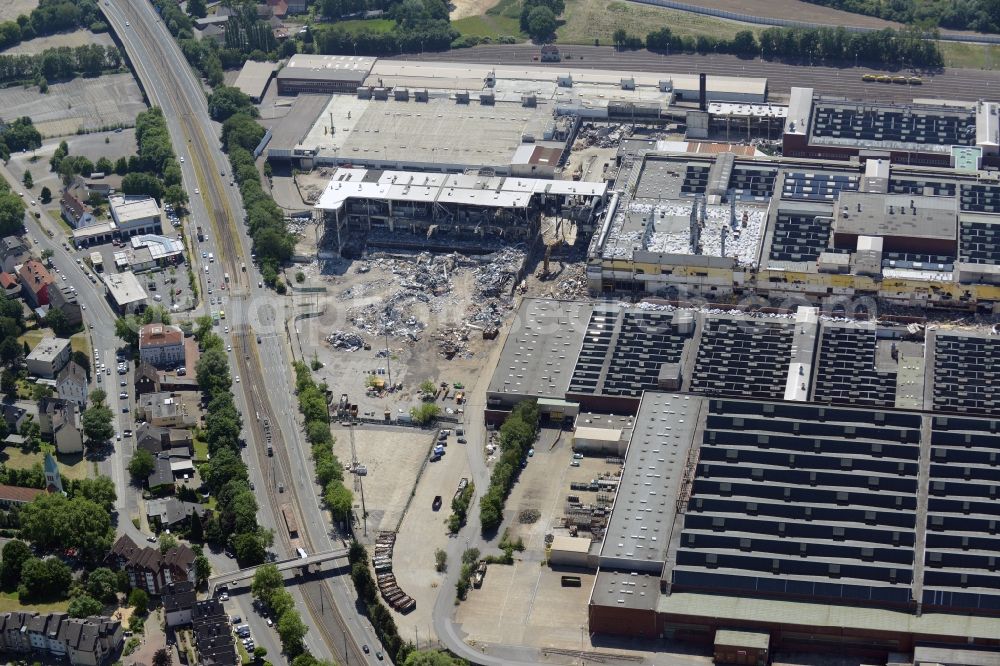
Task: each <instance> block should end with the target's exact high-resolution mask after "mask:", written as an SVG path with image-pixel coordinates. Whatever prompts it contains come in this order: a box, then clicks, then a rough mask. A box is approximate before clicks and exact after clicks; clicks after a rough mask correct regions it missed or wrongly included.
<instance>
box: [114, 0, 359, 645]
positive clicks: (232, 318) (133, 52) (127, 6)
mask: <svg viewBox="0 0 1000 666" xmlns="http://www.w3.org/2000/svg"><path fill="white" fill-rule="evenodd" d="M103 9H104V11H105V14H106V16H107V17H108V22H109V25H110V26H111V27H112V29H113V30H114V32H115V33H116V35H118V37H119V39H120V40H121V43H122V45H123V46H124V49H125V52H126V54H127V56H128V59H129V61H130V62H131V64H132V65H133V67H134V68H135V71H136V74H137V75H138V78H139V80H140V82H141V84H142V87H143V89H144V90H145V92H146V94H147V96H148V97H149V100H150V103H152V104H155V105H157V106H160V107H161V108H162V109H163V111H164V116H165V117H166V119H167V126H168V129H169V131H170V136H171V138H172V139H173V142H174V147H175V151H176V152H177V153H178V155H179V156H181V157H184V158H185V159H184V161H183V162H182V164H181V169H182V173H183V175H184V181H185V184H186V186H187V189H188V192H189V194H190V195H191V204H190V206H189V208H190V210H191V213H192V218H191V219H192V220H193V222H189V229H188V236H189V237H193V236H194V233H193V232H194V229H193V226H194V225H195V224H200V225H201V226H203V227H204V228H206V230H207V231H208V238H207V239H206V241H205V242H203V243H193V246H194V252H192V253H191V257H190V258H191V261H192V264H193V265H194V266H195V268H196V270H197V274H198V276H199V279H200V280H202V289H201V293H202V295H203V297H204V298H206V299H210V300H209V302H208V303H206V304H204V305H203V306H202V307H203V309H204V311H205V312H208V311H211V310H224V311H225V312H226V314H227V317H226V320H225V321H224V322H223V321H220V327H221V328H222V331H220V334H222V335H223V337H224V339H225V340H226V342H227V345H228V346H229V347H231V351H230V362H231V367H232V368H233V375H234V377H236V378H239V379H238V380H237V381H236V382H235V383H234V384H233V392H234V394H235V396H236V405H237V407H238V408H239V409H240V410H241V412H242V414H243V415H244V422H245V423H246V424H247V428H246V430H247V435H248V441H250V442H253V444H254V445H253V446H249V447H247V448H246V449H245V453H244V459H245V460H246V461H247V464H248V466H249V467H250V476H251V480H252V481H253V483H254V484H255V488H256V491H257V496H258V499H259V504H260V512H259V516H260V520H261V524H262V525H264V526H265V527H269V528H272V529H274V531H275V534H276V539H275V549H276V550H277V551H279V556H281V557H288V556H290V555H292V554H293V553H294V548H293V544H292V542H291V540H290V539H289V538H288V536H287V533H286V532H285V531H284V530H283V529H282V521H281V518H280V512H281V508H282V507H284V506H286V505H287V506H288V507H290V510H292V511H293V512H294V513H295V514H296V516H297V520H298V523H299V525H300V526H301V530H300V540H301V545H302V547H304V548H306V550H307V551H309V552H322V551H327V550H330V549H332V548H333V547H334V546H335V545H336V546H341V545H342V544H340V543H339V541H338V542H337V543H336V544H334V543H333V542H332V541H331V539H330V536H329V534H328V532H327V528H326V520H325V516H324V515H323V511H322V509H321V508H320V504H319V499H318V496H317V488H316V486H315V484H314V483H313V481H312V479H313V478H314V474H313V471H312V467H311V462H310V460H309V457H308V447H307V446H306V445H305V444H304V442H303V439H302V437H301V435H300V431H299V424H298V419H297V406H296V403H295V397H294V393H293V388H292V376H291V368H290V366H289V363H288V360H289V356H288V345H287V340H286V339H285V335H284V328H283V323H284V318H283V317H282V316H281V314H280V313H282V312H283V305H284V303H283V301H282V300H281V299H280V298H279V297H277V296H275V295H274V294H272V293H271V292H269V291H267V290H265V289H263V288H261V286H260V284H259V276H258V275H257V274H256V273H255V272H254V268H253V266H252V263H251V261H250V257H251V253H250V250H251V243H250V240H249V238H248V237H247V234H246V233H245V230H244V226H243V223H242V219H243V214H242V206H241V202H240V198H239V192H238V190H237V188H236V187H234V186H233V185H232V184H231V180H230V178H229V177H227V175H226V174H228V172H229V165H228V163H227V161H226V158H225V156H224V155H223V154H222V152H221V150H220V146H219V140H218V135H219V128H218V126H217V125H216V124H215V123H213V122H212V121H211V120H210V119H209V116H208V108H207V102H206V98H205V90H204V88H203V87H202V85H201V83H200V82H199V80H198V79H197V78H196V76H195V75H194V73H193V72H192V70H191V69H190V67H189V66H188V64H187V62H186V61H185V59H184V56H183V54H182V53H181V52H180V49H179V48H178V47H177V45H176V43H175V42H174V40H173V39H172V37H171V36H170V34H169V32H168V31H167V29H166V27H165V26H164V25H163V23H162V22H161V21H160V20H159V16H158V15H157V13H156V12H155V10H154V9H153V8H152V6H151V5H150V4H148V3H147V2H145V0H118V1H117V2H111V1H110V0H108V2H107V3H105V4H104V5H103ZM202 253H206V254H208V253H211V254H213V255H215V256H216V257H218V261H216V262H212V261H206V260H205V259H204V258H203V257H202ZM244 264H246V268H247V271H246V272H244V271H243V265H244ZM226 273H228V275H229V281H228V283H227V281H226V279H225V274H226ZM223 285H226V288H223ZM209 290H211V292H210V291H209ZM220 299H221V303H219V302H218V301H219V300H220ZM212 301H215V303H213V302H212ZM258 340H259V342H258ZM265 419H267V420H268V421H269V422H270V424H271V431H272V441H273V448H274V455H273V456H269V455H268V454H267V451H266V444H265V442H264V439H263V422H264V420H265ZM297 592H301V596H299V597H298V601H300V602H301V603H303V604H304V606H305V607H306V608H307V609H308V611H309V615H310V616H311V617H309V616H306V617H304V619H305V620H306V622H307V623H308V624H309V625H310V626H311V627H313V628H315V631H313V632H310V634H309V635H308V636H307V644H308V646H309V647H310V649H312V650H313V651H314V653H315V654H317V655H318V656H326V655H336V656H337V657H338V658H339V659H340V660H341V661H349V662H351V663H364V662H366V661H367V660H368V659H370V657H369V656H368V655H365V654H364V653H363V652H362V651H361V645H363V644H366V643H367V644H371V643H373V642H374V633H373V632H372V629H371V627H370V625H369V624H368V623H367V621H365V620H363V619H362V618H360V617H358V615H357V613H356V612H355V611H354V595H353V590H352V589H351V588H350V581H349V580H345V579H344V578H343V577H338V578H336V579H334V580H333V581H316V582H309V583H304V584H303V585H301V586H299V589H298V590H297V591H295V592H293V593H295V594H297ZM340 609H344V612H341V610H340Z"/></svg>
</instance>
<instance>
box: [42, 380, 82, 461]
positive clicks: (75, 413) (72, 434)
mask: <svg viewBox="0 0 1000 666" xmlns="http://www.w3.org/2000/svg"><path fill="white" fill-rule="evenodd" d="M73 365H76V364H75V363H74V364H73ZM38 426H39V428H40V429H41V432H42V435H43V436H47V437H51V438H52V442H53V443H54V444H55V445H56V450H57V451H58V452H59V453H82V452H83V424H82V422H81V420H80V406H79V405H78V404H77V403H76V402H75V401H73V400H64V399H62V398H42V399H41V400H39V401H38Z"/></svg>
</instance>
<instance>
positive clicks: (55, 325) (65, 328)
mask: <svg viewBox="0 0 1000 666" xmlns="http://www.w3.org/2000/svg"><path fill="white" fill-rule="evenodd" d="M45 325H46V326H48V327H49V328H51V329H52V331H53V332H54V333H55V334H56V335H58V336H60V337H66V336H68V335H70V334H72V332H73V329H75V328H76V327H75V326H73V325H72V324H70V323H69V317H67V316H66V313H65V312H63V311H62V310H60V309H59V308H49V311H48V312H47V313H46V314H45Z"/></svg>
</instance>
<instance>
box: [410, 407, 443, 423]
mask: <svg viewBox="0 0 1000 666" xmlns="http://www.w3.org/2000/svg"><path fill="white" fill-rule="evenodd" d="M439 414H441V408H440V407H438V406H437V405H436V404H434V403H433V402H425V403H423V404H422V405H419V406H417V407H413V408H412V409H410V418H412V419H413V420H414V421H415V422H416V423H419V424H421V425H423V424H425V423H430V422H431V421H433V420H434V419H436V418H437V417H438V415H439Z"/></svg>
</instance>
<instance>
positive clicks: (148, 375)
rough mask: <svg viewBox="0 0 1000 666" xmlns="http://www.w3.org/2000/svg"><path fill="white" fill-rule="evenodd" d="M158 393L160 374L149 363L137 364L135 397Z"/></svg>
mask: <svg viewBox="0 0 1000 666" xmlns="http://www.w3.org/2000/svg"><path fill="white" fill-rule="evenodd" d="M159 392H160V373H159V371H158V370H157V369H156V368H154V367H153V366H151V365H150V364H149V363H139V368H138V369H137V370H136V371H135V394H136V395H137V396H140V395H147V394H149V393H159Z"/></svg>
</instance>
